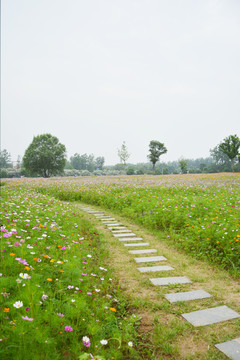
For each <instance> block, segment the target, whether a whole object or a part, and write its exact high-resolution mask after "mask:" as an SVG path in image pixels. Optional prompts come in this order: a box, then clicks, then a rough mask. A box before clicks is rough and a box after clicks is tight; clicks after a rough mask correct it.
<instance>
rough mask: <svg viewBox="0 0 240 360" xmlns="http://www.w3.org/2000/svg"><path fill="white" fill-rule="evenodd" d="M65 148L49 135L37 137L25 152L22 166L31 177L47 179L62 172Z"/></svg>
mask: <svg viewBox="0 0 240 360" xmlns="http://www.w3.org/2000/svg"><path fill="white" fill-rule="evenodd" d="M65 162H66V147H65V145H63V144H61V143H60V142H59V140H58V138H57V137H55V136H52V135H51V134H43V135H38V136H35V137H34V138H33V141H32V143H31V144H30V145H29V147H28V148H27V150H26V151H25V154H24V157H23V166H24V167H25V169H26V170H27V171H28V172H29V173H30V174H31V175H40V176H43V177H49V176H52V175H57V174H60V173H62V172H63V170H64V166H65Z"/></svg>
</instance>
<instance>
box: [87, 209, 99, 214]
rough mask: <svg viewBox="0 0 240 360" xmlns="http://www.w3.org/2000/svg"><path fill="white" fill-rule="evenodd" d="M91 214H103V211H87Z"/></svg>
mask: <svg viewBox="0 0 240 360" xmlns="http://www.w3.org/2000/svg"><path fill="white" fill-rule="evenodd" d="M87 212H88V213H89V214H102V212H101V211H95V210H87Z"/></svg>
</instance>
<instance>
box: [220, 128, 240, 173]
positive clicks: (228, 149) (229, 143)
mask: <svg viewBox="0 0 240 360" xmlns="http://www.w3.org/2000/svg"><path fill="white" fill-rule="evenodd" d="M239 148H240V139H239V137H238V136H237V135H230V136H228V137H226V138H225V139H224V140H223V141H222V142H221V143H220V144H219V150H220V151H222V152H223V153H224V154H225V155H227V156H228V158H229V159H230V161H231V165H232V168H233V165H234V159H236V158H237V156H238V155H239V153H238V152H239Z"/></svg>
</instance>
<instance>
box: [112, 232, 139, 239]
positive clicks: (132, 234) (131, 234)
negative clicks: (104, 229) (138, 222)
mask: <svg viewBox="0 0 240 360" xmlns="http://www.w3.org/2000/svg"><path fill="white" fill-rule="evenodd" d="M113 236H115V237H117V238H123V237H129V236H136V234H134V233H131V232H130V233H127V234H113Z"/></svg>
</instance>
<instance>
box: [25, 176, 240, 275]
mask: <svg viewBox="0 0 240 360" xmlns="http://www.w3.org/2000/svg"><path fill="white" fill-rule="evenodd" d="M199 179H200V180H201V181H198V182H196V181H193V179H192V178H191V177H186V178H185V182H181V183H177V182H176V181H175V178H174V177H173V176H172V177H168V178H166V182H165V183H164V184H161V187H159V186H146V183H144V182H142V183H141V181H140V180H139V178H138V179H137V180H136V181H135V182H134V179H133V181H132V183H130V182H127V184H124V183H121V182H119V181H118V179H117V180H115V182H112V183H110V184H109V183H108V180H107V179H106V183H103V182H101V183H98V182H95V183H94V182H89V183H82V180H81V179H80V180H78V181H79V182H77V180H75V179H74V180H72V181H71V180H70V181H67V182H66V181H62V180H60V179H58V180H49V181H45V182H44V184H42V183H41V184H39V183H38V182H35V183H34V186H35V187H36V188H37V190H38V191H39V192H42V193H51V194H52V195H54V196H55V197H57V198H59V199H61V200H66V201H83V202H86V203H89V204H94V205H98V206H101V207H104V208H106V209H111V210H113V211H114V212H115V213H119V214H121V215H123V216H125V217H127V218H129V219H131V220H133V221H134V222H136V223H138V224H141V225H143V226H144V227H145V228H147V229H151V230H153V231H159V230H164V231H166V232H168V234H169V240H170V239H172V240H173V243H174V246H175V247H177V248H178V249H184V251H185V252H187V253H189V254H191V255H193V256H195V257H196V258H199V259H204V260H207V261H209V262H212V263H215V264H218V265H219V266H221V267H222V268H225V269H228V270H229V271H230V272H231V273H232V274H235V275H237V274H238V273H239V270H240V219H239V203H240V196H239V175H236V174H235V175H232V177H231V175H228V176H227V177H226V176H223V175H216V174H215V175H214V177H213V176H212V175H209V176H208V177H207V176H206V175H205V177H202V178H200V177H199ZM80 185H82V186H80ZM30 186H33V183H31V184H30Z"/></svg>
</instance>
